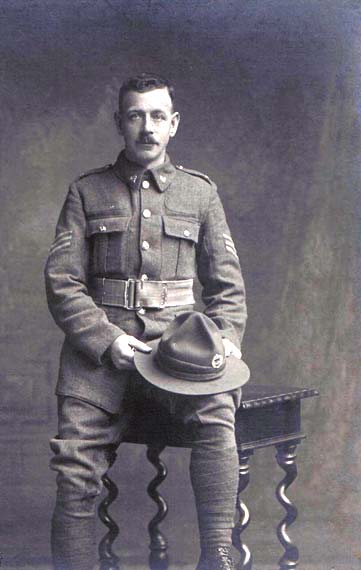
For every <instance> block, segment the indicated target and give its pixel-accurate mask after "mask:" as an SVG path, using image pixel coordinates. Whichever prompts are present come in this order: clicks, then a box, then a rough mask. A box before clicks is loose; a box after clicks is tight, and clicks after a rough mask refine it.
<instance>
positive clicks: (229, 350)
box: [222, 338, 242, 360]
mask: <svg viewBox="0 0 361 570" xmlns="http://www.w3.org/2000/svg"><path fill="white" fill-rule="evenodd" d="M222 341H223V346H224V353H225V355H226V357H228V356H231V355H232V356H234V357H235V358H238V360H241V359H242V352H241V351H240V350H239V348H237V347H236V345H235V344H233V342H232V341H231V340H229V338H222Z"/></svg>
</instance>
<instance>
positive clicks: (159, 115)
mask: <svg viewBox="0 0 361 570" xmlns="http://www.w3.org/2000/svg"><path fill="white" fill-rule="evenodd" d="M152 118H153V119H154V120H155V121H164V119H165V115H164V113H153V115H152Z"/></svg>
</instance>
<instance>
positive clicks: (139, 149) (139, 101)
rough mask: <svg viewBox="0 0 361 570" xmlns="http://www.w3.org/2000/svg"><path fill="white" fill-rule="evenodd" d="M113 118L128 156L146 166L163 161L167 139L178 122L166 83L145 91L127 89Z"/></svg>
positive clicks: (173, 133)
mask: <svg viewBox="0 0 361 570" xmlns="http://www.w3.org/2000/svg"><path fill="white" fill-rule="evenodd" d="M116 120H117V122H118V126H119V130H120V132H121V134H122V135H123V137H124V141H125V153H126V156H127V158H129V159H130V160H132V161H134V162H137V163H138V164H141V165H142V166H145V167H146V168H154V167H156V166H159V165H161V164H163V162H164V158H165V153H166V149H167V145H168V142H169V139H170V137H174V135H175V134H176V132H177V127H178V123H179V113H174V112H173V106H172V100H171V98H170V96H169V92H168V89H167V88H166V87H164V88H161V89H153V90H152V91H147V92H145V93H138V92H137V91H128V92H127V93H126V94H125V97H124V98H123V106H122V109H121V113H119V115H116Z"/></svg>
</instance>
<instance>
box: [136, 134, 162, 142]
mask: <svg viewBox="0 0 361 570" xmlns="http://www.w3.org/2000/svg"><path fill="white" fill-rule="evenodd" d="M137 142H138V143H140V144H158V143H157V141H156V140H155V139H154V138H153V137H150V136H146V135H145V136H144V137H139V138H138V140H137Z"/></svg>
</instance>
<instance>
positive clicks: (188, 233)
mask: <svg viewBox="0 0 361 570" xmlns="http://www.w3.org/2000/svg"><path fill="white" fill-rule="evenodd" d="M183 235H184V236H185V237H189V236H190V235H191V232H190V231H189V230H184V232H183Z"/></svg>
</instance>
